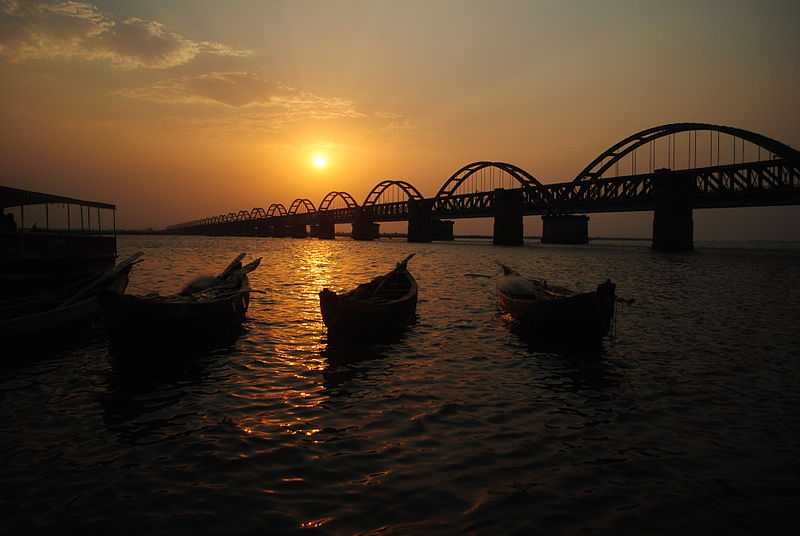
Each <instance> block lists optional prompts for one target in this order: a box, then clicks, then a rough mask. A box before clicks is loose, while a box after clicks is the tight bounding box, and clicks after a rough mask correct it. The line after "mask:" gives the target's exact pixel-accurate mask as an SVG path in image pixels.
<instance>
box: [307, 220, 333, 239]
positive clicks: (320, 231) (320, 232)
mask: <svg viewBox="0 0 800 536" xmlns="http://www.w3.org/2000/svg"><path fill="white" fill-rule="evenodd" d="M311 229H312V233H311V234H312V236H316V237H317V238H320V239H322V240H333V239H334V238H336V225H335V224H334V223H333V216H327V215H325V216H317V223H316V225H313V226H312V227H311Z"/></svg>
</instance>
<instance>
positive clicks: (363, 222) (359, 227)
mask: <svg viewBox="0 0 800 536" xmlns="http://www.w3.org/2000/svg"><path fill="white" fill-rule="evenodd" d="M380 229H381V226H380V225H378V224H377V223H375V222H372V221H370V220H369V219H368V218H367V217H366V216H365V215H364V212H363V210H361V209H360V208H359V209H357V210H356V212H355V214H354V217H353V232H352V234H351V236H352V237H353V240H375V239H376V238H378V237H379V236H380Z"/></svg>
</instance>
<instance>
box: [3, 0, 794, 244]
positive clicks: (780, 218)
mask: <svg viewBox="0 0 800 536" xmlns="http://www.w3.org/2000/svg"><path fill="white" fill-rule="evenodd" d="M798 21H800V2H796V1H794V0H785V1H775V2H769V1H763V2H737V1H732V0H721V1H718V2H695V1H685V2H683V1H674V2H655V1H653V2H622V1H620V2H593V1H586V2H578V1H552V2H550V1H547V2H545V1H529V2H503V1H500V2H497V1H492V2H479V1H461V2H458V1H425V2H412V1H405V2H377V1H363V2H343V1H341V2H334V1H330V2H306V1H291V2H264V1H256V0H229V1H226V2H218V1H215V0H191V1H190V0H172V1H155V0H138V1H135V2H132V1H122V0H117V1H112V0H108V1H100V0H96V1H94V2H83V1H71V2H40V1H36V0H30V1H22V0H20V1H16V0H0V129H2V133H1V136H2V138H0V139H2V142H0V183H1V184H4V185H8V186H15V187H20V188H28V189H34V190H40V191H46V192H52V193H57V194H64V195H70V196H76V197H86V198H89V199H96V200H101V201H108V202H113V203H116V204H117V205H118V207H119V212H118V226H120V227H127V228H143V227H156V228H158V227H163V226H166V225H168V224H171V223H177V222H180V221H185V220H191V219H195V218H200V217H203V216H210V215H215V214H219V213H223V212H230V211H238V210H240V209H250V208H253V207H256V206H260V207H266V206H267V205H269V204H270V203H272V202H282V203H284V204H285V205H287V206H288V205H289V204H290V203H291V201H292V200H293V199H295V198H296V197H309V198H310V199H311V200H312V201H313V202H314V203H318V202H319V200H320V199H321V198H322V197H323V196H324V195H325V194H326V193H327V192H328V191H331V190H346V191H348V192H350V193H351V194H353V196H354V197H355V198H356V199H357V200H358V201H359V202H361V201H362V200H363V198H364V196H365V195H366V194H367V192H368V191H369V190H370V189H371V187H372V186H373V185H374V184H375V183H377V182H379V181H380V180H381V179H384V178H402V179H405V180H408V181H409V182H411V183H413V184H414V185H415V186H417V188H419V189H420V190H421V191H422V193H423V194H425V195H426V196H432V195H434V194H435V193H436V190H437V189H438V188H439V186H440V185H441V184H442V183H443V182H444V181H445V179H446V178H447V177H448V176H449V175H450V174H451V173H452V172H453V171H455V170H456V169H458V168H459V167H461V166H462V165H464V164H466V163H468V162H472V161H475V160H501V161H506V162H511V163H514V164H516V165H518V166H520V167H522V168H524V169H526V170H527V171H529V172H530V173H532V174H533V175H535V176H536V177H538V178H539V179H540V180H541V181H542V182H545V183H547V182H560V181H566V180H570V179H571V178H572V177H574V176H575V175H576V174H577V173H578V172H579V171H580V170H581V169H582V168H583V167H584V166H585V165H586V164H587V163H588V162H589V161H591V160H592V159H593V158H594V157H595V156H597V155H598V154H599V153H601V152H602V151H603V150H604V149H606V148H607V147H608V146H610V145H612V144H613V143H615V142H616V141H618V140H620V139H622V138H624V137H626V136H628V135H629V134H632V133H633V132H636V131H638V130H641V129H643V128H647V127H650V126H655V125H659V124H663V123H672V122H685V121H697V122H709V123H718V124H725V125H732V126H737V127H740V128H744V129H748V130H753V131H756V132H759V133H762V134H765V135H767V136H770V137H772V138H775V139H778V140H780V141H782V142H784V143H787V144H789V145H791V146H793V147H795V148H800V91H798V87H799V86H798V82H800V26H799V25H798ZM315 155H316V158H317V162H316V164H317V165H314V158H315ZM322 159H324V160H325V162H322V161H321V160H322ZM651 218H652V215H651V214H649V213H643V214H636V215H602V216H601V215H596V216H592V227H591V230H590V234H592V235H606V236H608V235H616V236H647V235H649V233H650V221H651ZM695 221H696V233H697V234H696V236H697V238H698V239H704V238H747V239H750V238H760V239H795V240H798V239H800V225H798V223H800V209H796V208H771V209H741V210H738V209H737V210H724V211H723V210H720V211H698V212H696V215H695ZM539 228H540V223H539V219H538V218H534V217H530V218H526V230H527V231H528V232H529V233H534V232H536V231H537V230H538V229H539ZM489 229H490V225H489V222H486V221H474V222H459V223H457V225H456V232H457V233H458V232H481V231H486V232H488V230H489Z"/></svg>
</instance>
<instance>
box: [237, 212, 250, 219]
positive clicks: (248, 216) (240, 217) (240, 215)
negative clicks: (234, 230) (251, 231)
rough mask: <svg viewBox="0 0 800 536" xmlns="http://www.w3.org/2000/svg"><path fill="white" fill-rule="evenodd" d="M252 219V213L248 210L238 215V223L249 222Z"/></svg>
mask: <svg viewBox="0 0 800 536" xmlns="http://www.w3.org/2000/svg"><path fill="white" fill-rule="evenodd" d="M249 219H250V212H248V211H246V210H240V211H239V213H238V214H237V215H236V221H247V220H249Z"/></svg>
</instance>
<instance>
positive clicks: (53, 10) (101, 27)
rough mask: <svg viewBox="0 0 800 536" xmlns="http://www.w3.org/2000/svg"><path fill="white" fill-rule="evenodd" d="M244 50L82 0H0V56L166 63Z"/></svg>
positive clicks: (121, 64) (147, 65)
mask: <svg viewBox="0 0 800 536" xmlns="http://www.w3.org/2000/svg"><path fill="white" fill-rule="evenodd" d="M251 53H252V52H251V51H249V50H241V49H237V48H234V47H231V46H228V45H225V44H223V43H216V42H211V41H194V40H192V39H189V38H187V37H184V36H182V35H180V34H178V33H175V32H171V31H169V30H167V29H166V28H165V27H164V25H163V24H161V23H159V22H157V21H152V20H145V19H140V18H135V17H132V18H127V19H115V18H113V17H111V16H109V15H106V14H104V13H102V12H101V11H100V10H99V9H97V7H95V6H94V5H92V4H90V3H88V2H82V1H66V2H59V3H41V2H40V3H28V2H24V3H23V2H20V1H18V0H0V56H4V57H6V58H7V59H8V60H9V61H12V62H24V61H29V60H37V59H58V58H78V59H84V60H107V61H110V62H111V63H112V64H113V65H114V66H116V67H119V68H124V69H137V68H149V69H166V68H170V67H175V66H178V65H183V64H185V63H188V62H190V61H191V60H193V59H194V58H195V57H196V56H198V55H199V54H214V55H218V56H233V57H242V56H248V55H250V54H251Z"/></svg>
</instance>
